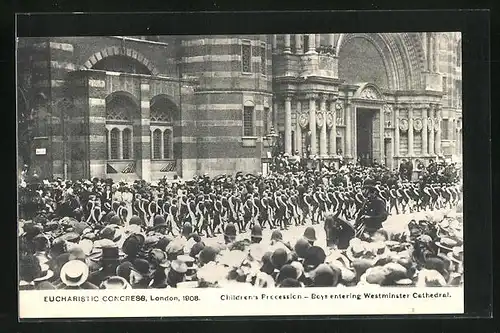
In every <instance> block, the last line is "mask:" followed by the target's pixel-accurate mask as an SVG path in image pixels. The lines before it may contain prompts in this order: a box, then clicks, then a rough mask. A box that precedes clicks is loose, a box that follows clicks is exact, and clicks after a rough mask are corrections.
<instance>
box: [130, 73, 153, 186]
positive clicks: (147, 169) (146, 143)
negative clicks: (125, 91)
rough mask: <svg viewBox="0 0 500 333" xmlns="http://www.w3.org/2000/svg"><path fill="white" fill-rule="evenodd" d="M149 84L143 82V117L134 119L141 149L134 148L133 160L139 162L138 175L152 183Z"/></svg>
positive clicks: (137, 140) (137, 139)
mask: <svg viewBox="0 0 500 333" xmlns="http://www.w3.org/2000/svg"><path fill="white" fill-rule="evenodd" d="M149 88H150V87H149V82H148V80H146V79H144V80H142V81H141V116H140V118H139V119H134V131H133V135H134V140H133V141H132V142H134V143H135V142H138V147H139V149H138V150H137V151H136V149H134V148H132V153H133V154H135V156H134V155H132V158H133V159H134V160H136V161H137V174H138V175H139V176H140V177H141V178H142V179H144V180H145V181H147V182H149V181H151V135H150V133H151V130H150V108H149V107H150V105H149V100H150V97H149V96H150V91H149Z"/></svg>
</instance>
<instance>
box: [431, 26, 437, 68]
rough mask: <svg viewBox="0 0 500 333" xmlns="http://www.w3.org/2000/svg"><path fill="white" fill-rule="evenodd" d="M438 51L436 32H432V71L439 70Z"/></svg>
mask: <svg viewBox="0 0 500 333" xmlns="http://www.w3.org/2000/svg"><path fill="white" fill-rule="evenodd" d="M437 56H438V52H437V41H436V35H435V33H432V54H431V59H432V71H433V72H437V71H438V62H439V61H438V58H437Z"/></svg>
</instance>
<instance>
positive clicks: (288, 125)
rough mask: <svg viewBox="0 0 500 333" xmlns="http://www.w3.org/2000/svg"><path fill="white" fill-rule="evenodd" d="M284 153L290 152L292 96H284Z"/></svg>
mask: <svg viewBox="0 0 500 333" xmlns="http://www.w3.org/2000/svg"><path fill="white" fill-rule="evenodd" d="M285 153H288V154H291V153H292V97H291V96H290V95H286V96H285Z"/></svg>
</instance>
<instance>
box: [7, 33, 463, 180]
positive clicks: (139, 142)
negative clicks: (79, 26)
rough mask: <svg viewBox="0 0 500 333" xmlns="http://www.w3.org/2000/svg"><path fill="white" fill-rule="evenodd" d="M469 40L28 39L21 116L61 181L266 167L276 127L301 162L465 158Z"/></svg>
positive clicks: (451, 36)
mask: <svg viewBox="0 0 500 333" xmlns="http://www.w3.org/2000/svg"><path fill="white" fill-rule="evenodd" d="M460 45H461V42H460V34H458V33H398V34H383V33H382V34H379V33H369V34H309V35H301V34H292V35H231V36H229V35H227V36H211V35H206V36H182V37H175V36H158V37H144V36H134V37H121V36H109V37H54V38H22V39H19V40H18V49H17V58H18V59H17V65H18V95H19V96H20V98H19V99H18V100H19V105H18V108H19V110H20V111H22V112H24V114H29V115H30V116H31V117H32V119H33V124H34V130H33V133H32V137H33V139H32V140H30V146H29V150H28V151H29V154H30V155H31V164H32V165H33V167H34V168H35V169H37V170H38V172H39V173H41V174H42V175H44V176H48V177H50V176H52V175H53V176H54V177H68V178H72V179H78V178H82V177H86V178H89V177H104V178H114V179H117V180H120V179H129V180H131V179H138V178H141V179H145V180H155V179H159V178H162V177H164V176H167V177H172V176H173V175H174V174H177V175H179V176H181V177H184V178H188V177H191V176H193V175H196V174H204V173H208V174H210V175H216V174H220V173H235V172H237V171H244V172H258V171H260V170H261V169H262V158H263V157H265V156H266V153H267V152H268V151H269V150H270V147H269V146H270V145H269V140H267V137H266V135H267V134H268V133H269V132H270V131H271V128H275V129H276V131H277V132H278V133H279V136H280V140H279V143H280V145H279V147H281V149H282V151H283V152H287V153H290V154H292V153H295V152H296V151H298V152H299V153H300V154H307V155H309V156H319V157H320V158H324V159H332V158H335V156H337V155H342V156H343V157H344V158H345V159H347V160H354V159H357V158H358V157H363V158H365V159H369V160H371V161H378V162H383V163H385V164H387V165H390V166H397V164H398V163H399V161H400V160H402V159H410V160H412V161H414V162H415V163H416V162H417V161H418V160H420V161H422V162H424V163H427V161H428V160H430V159H434V158H436V157H437V156H439V155H443V156H444V157H448V158H451V157H453V156H455V157H456V156H460V155H461V128H462V120H461V46H460ZM23 110H24V111H23ZM26 111H28V112H26Z"/></svg>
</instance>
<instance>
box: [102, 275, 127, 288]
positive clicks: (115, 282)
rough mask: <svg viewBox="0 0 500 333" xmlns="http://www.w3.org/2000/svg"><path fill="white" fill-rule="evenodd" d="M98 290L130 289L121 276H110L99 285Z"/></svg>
mask: <svg viewBox="0 0 500 333" xmlns="http://www.w3.org/2000/svg"><path fill="white" fill-rule="evenodd" d="M99 289H132V287H131V286H130V284H129V283H128V282H127V280H125V279H124V278H122V277H121V276H111V277H110V278H108V279H106V280H104V281H103V282H102V283H101V285H100V286H99Z"/></svg>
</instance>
